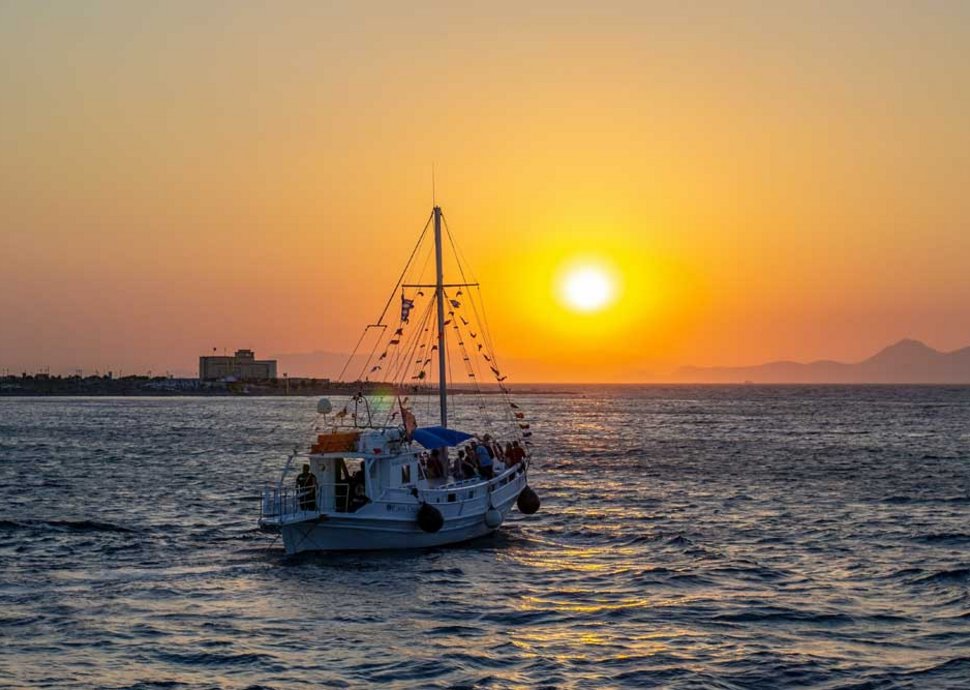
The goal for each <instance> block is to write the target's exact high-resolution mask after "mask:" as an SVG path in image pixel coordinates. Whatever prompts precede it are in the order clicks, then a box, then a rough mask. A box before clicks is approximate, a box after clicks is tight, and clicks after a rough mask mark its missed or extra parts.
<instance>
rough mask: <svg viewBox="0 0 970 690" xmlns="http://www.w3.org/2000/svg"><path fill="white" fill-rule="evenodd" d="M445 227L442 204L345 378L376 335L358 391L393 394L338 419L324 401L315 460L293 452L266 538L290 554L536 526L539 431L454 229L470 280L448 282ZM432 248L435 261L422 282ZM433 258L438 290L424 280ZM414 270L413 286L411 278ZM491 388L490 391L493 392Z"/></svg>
mask: <svg viewBox="0 0 970 690" xmlns="http://www.w3.org/2000/svg"><path fill="white" fill-rule="evenodd" d="M442 221H443V216H442V213H441V208H440V207H439V206H437V205H436V206H435V207H434V209H433V210H432V213H431V217H430V218H429V219H428V222H427V223H426V224H425V227H424V230H423V231H422V233H421V236H420V237H419V239H418V243H417V245H416V246H415V248H414V251H413V252H412V253H411V256H410V258H409V259H408V263H407V265H406V266H405V269H404V271H403V272H402V273H401V277H400V278H399V279H398V282H397V285H395V287H394V290H393V291H392V294H391V297H390V299H389V300H388V301H387V304H386V305H385V307H384V311H383V312H382V314H381V316H380V318H379V319H378V320H377V322H376V323H375V324H371V325H369V326H367V327H366V328H365V330H364V334H363V335H362V336H361V339H360V340H359V341H358V343H357V347H356V348H355V349H354V352H353V353H352V354H351V356H350V358H349V360H348V364H347V366H345V367H344V372H342V373H341V376H340V378H341V379H342V378H343V374H344V373H346V371H347V369H348V367H349V366H350V364H351V362H352V361H354V358H355V356H356V353H357V352H358V350H359V349H360V347H361V345H362V343H363V342H364V340H365V338H366V336H368V334H370V333H372V332H376V333H377V336H378V337H377V338H376V339H375V342H374V346H373V348H372V350H371V352H370V355H369V356H368V357H367V359H366V362H365V364H364V367H363V370H362V374H363V375H362V376H360V377H358V379H359V380H362V381H366V382H368V383H369V384H370V383H372V382H371V380H370V379H371V376H373V375H377V376H379V377H380V380H382V381H383V382H385V383H386V384H387V387H386V389H385V390H384V391H383V393H384V394H383V395H376V394H374V392H373V390H371V392H370V393H369V394H365V393H364V392H363V391H361V392H358V393H356V394H355V395H353V397H352V398H351V399H350V400H349V401H348V402H347V403H346V404H345V405H344V406H343V407H342V408H341V409H340V410H338V411H336V412H334V406H333V404H332V402H331V401H330V400H328V399H326V398H324V399H321V400H320V401H319V403H318V407H317V412H318V413H319V414H320V419H321V423H320V426H319V427H318V429H317V431H320V432H322V433H318V434H316V438H315V441H314V442H313V444H312V445H311V446H310V449H309V451H308V452H306V453H293V454H291V455H290V456H289V457H288V458H287V461H286V464H285V466H284V468H283V471H282V473H281V476H280V479H279V481H278V482H276V484H274V485H271V486H267V487H265V488H264V489H263V492H262V497H261V503H260V505H261V514H260V518H259V525H260V528H261V529H263V530H264V531H269V532H274V533H278V534H280V535H281V537H282V541H283V546H284V548H285V549H286V553H287V554H288V555H292V554H296V553H300V552H303V551H337V550H339V551H343V550H382V549H411V548H426V547H434V546H442V545H446V544H454V543H458V542H463V541H468V540H470V539H475V538H477V537H481V536H484V535H486V534H489V533H491V532H493V531H495V530H496V529H498V528H499V527H500V526H501V525H502V523H503V522H504V521H505V519H506V517H507V516H508V514H509V512H510V511H511V510H512V508H513V506H517V507H518V510H519V511H520V512H522V513H524V514H527V515H531V514H533V513H535V512H536V511H537V510H538V509H539V505H540V501H539V497H538V495H537V494H536V493H535V491H533V490H532V489H531V488H530V487H529V485H528V472H529V467H530V464H531V461H532V453H531V441H530V437H531V436H532V431H531V430H530V424H529V423H528V422H527V421H526V419H525V414H524V412H523V411H522V410H521V408H520V407H519V405H518V404H516V403H515V402H513V401H512V399H511V397H510V391H509V388H508V387H507V386H506V385H505V383H504V381H505V379H506V377H505V376H504V375H503V374H502V372H501V371H500V369H499V367H498V362H497V358H496V356H495V352H494V351H493V349H492V341H491V337H490V336H489V334H488V331H487V328H486V326H487V320H486V319H485V318H484V305H482V304H481V303H480V295H478V290H479V284H478V283H477V282H475V281H468V280H466V279H465V275H466V271H467V270H468V269H467V267H465V266H464V264H463V261H462V259H463V257H461V256H460V253H459V251H458V250H457V247H456V245H455V242H454V238H453V237H451V233H450V231H447V230H445V231H446V232H447V233H448V239H449V240H450V246H451V247H452V249H453V250H454V259H453V260H454V262H455V263H456V265H457V267H458V270H459V274H460V277H461V282H445V279H444V246H443V245H444V243H443V237H442V232H443V227H442ZM432 224H433V238H434V241H433V244H432V246H431V247H428V246H426V243H425V242H424V240H425V239H426V236H427V235H428V229H429V227H430V226H432ZM429 244H430V243H429ZM422 248H424V249H425V250H427V251H428V256H427V257H426V258H425V262H424V265H423V266H422V267H421V268H420V270H418V265H417V264H418V263H419V262H420V258H421V257H420V255H421V253H422V252H421V250H422ZM432 251H433V256H434V266H435V271H434V282H433V283H429V282H423V280H422V276H423V273H424V270H425V268H426V266H427V264H428V263H430V257H431V253H432ZM416 258H418V259H419V261H417V262H416V261H415V259H416ZM409 271H410V272H411V273H409ZM414 272H417V276H416V280H414V281H413V282H410V281H408V280H406V279H407V278H408V276H409V275H411V274H413V273H414ZM399 289H400V291H401V292H400V300H401V311H400V319H399V320H398V323H397V325H396V327H395V328H394V329H393V330H391V325H390V324H388V323H386V321H385V318H386V317H387V315H388V310H389V307H390V305H391V304H392V302H393V300H394V296H395V294H396V293H397V291H398V290H399ZM422 297H425V298H426V299H425V300H423V302H425V303H426V304H425V308H424V309H423V310H422V309H420V306H419V303H420V302H422V300H421V298H422ZM412 312H420V315H419V316H418V318H414V317H413V316H412ZM449 334H450V335H449ZM378 350H381V352H380V354H379V355H378ZM449 353H451V354H452V357H451V359H455V360H459V361H460V362H461V366H462V367H463V368H464V370H465V374H466V376H465V377H464V380H463V383H462V384H461V385H462V387H463V388H467V387H468V386H471V387H472V391H471V392H472V393H475V392H477V393H479V395H478V396H475V395H474V394H472V395H468V392H469V391H466V392H465V394H464V395H462V396H459V397H461V398H463V399H464V398H471V399H474V398H477V399H478V407H477V408H476V410H475V411H473V413H472V414H471V415H468V414H466V415H465V418H466V420H467V419H474V420H475V421H474V424H475V425H476V427H478V428H476V429H475V432H476V433H469V432H467V431H460V430H457V429H454V428H452V427H450V426H449V412H450V407H449V406H450V404H453V403H452V401H450V400H449V395H448V386H449V380H450V378H451V377H450V376H449V372H450V371H451V369H450V361H449ZM434 364H436V365H437V366H436V367H435V366H433V365H434ZM435 370H436V371H435ZM485 377H490V378H492V379H494V383H490V384H483V383H482V379H483V378H485ZM435 379H436V380H435ZM431 383H435V384H436V385H429V384H431ZM455 383H456V382H453V381H452V385H455ZM483 385H485V386H486V387H484V388H483ZM488 386H491V387H492V390H488ZM496 392H497V393H499V394H500V395H499V396H495V395H490V394H491V393H496ZM420 394H432V395H436V396H437V398H438V415H437V416H438V419H437V420H435V421H436V422H437V423H435V424H430V425H426V426H418V424H417V419H416V415H417V414H418V411H417V406H416V404H415V401H414V400H412V398H414V397H416V396H418V395H420ZM496 398H497V399H498V403H497V404H498V406H499V407H498V409H496V406H495V403H496ZM429 402H430V401H429ZM486 403H487V404H486ZM429 407H430V406H429ZM490 408H491V409H490ZM321 427H322V428H321ZM297 465H301V466H302V467H300V471H299V472H297Z"/></svg>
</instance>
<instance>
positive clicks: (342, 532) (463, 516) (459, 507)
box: [279, 472, 526, 555]
mask: <svg viewBox="0 0 970 690" xmlns="http://www.w3.org/2000/svg"><path fill="white" fill-rule="evenodd" d="M525 486H526V474H525V473H524V472H523V473H519V474H515V475H514V476H512V477H511V479H510V481H508V482H507V483H505V484H503V485H500V486H494V487H492V486H489V487H488V488H489V489H491V501H489V497H488V495H487V494H486V493H485V492H484V491H483V492H481V496H480V497H478V498H476V499H474V500H468V501H461V502H453V503H448V502H432V501H429V503H431V504H432V505H433V506H434V507H435V508H437V509H438V510H439V511H440V512H441V514H442V517H443V518H444V524H443V525H442V527H441V529H440V530H438V531H437V532H433V533H430V532H425V531H423V530H422V529H421V528H420V527H419V526H418V522H417V511H418V508H419V507H420V503H419V502H418V501H417V499H415V500H414V503H413V505H403V506H402V505H400V504H399V503H398V504H394V505H393V506H392V504H386V503H382V502H380V501H378V502H375V503H372V504H370V505H368V506H366V507H365V508H362V509H361V510H359V511H357V512H356V513H321V514H312V516H311V514H308V515H307V519H304V520H300V521H293V522H285V523H284V524H281V525H280V526H279V527H280V533H281V535H282V539H283V546H284V548H285V549H286V553H287V554H288V555H293V554H297V553H301V552H304V551H363V550H390V549H422V548H429V547H435V546H444V545H446V544H457V543H459V542H463V541H468V540H470V539H475V538H478V537H481V536H484V535H486V534H489V533H490V532H493V531H495V530H496V529H497V528H498V525H496V526H489V525H488V524H487V523H486V521H485V513H486V512H487V511H488V509H489V505H491V506H492V507H494V508H495V509H496V510H497V511H498V512H499V514H500V515H501V519H502V521H503V522H504V520H505V518H506V516H507V515H508V513H509V511H510V510H511V509H512V506H513V505H515V502H516V499H517V498H518V495H519V493H520V492H521V491H522V489H524V488H525ZM437 493H440V494H441V495H445V496H446V495H447V494H448V493H449V491H448V490H447V489H442V490H441V491H440V492H437Z"/></svg>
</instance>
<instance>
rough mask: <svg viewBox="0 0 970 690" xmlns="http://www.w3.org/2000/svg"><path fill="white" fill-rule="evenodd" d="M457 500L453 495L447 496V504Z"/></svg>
mask: <svg viewBox="0 0 970 690" xmlns="http://www.w3.org/2000/svg"><path fill="white" fill-rule="evenodd" d="M457 499H458V497H457V496H455V494H448V503H454V502H455V501H456V500H457Z"/></svg>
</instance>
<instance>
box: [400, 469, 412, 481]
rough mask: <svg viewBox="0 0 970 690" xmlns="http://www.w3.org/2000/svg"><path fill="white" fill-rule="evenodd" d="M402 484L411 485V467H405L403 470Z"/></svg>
mask: <svg viewBox="0 0 970 690" xmlns="http://www.w3.org/2000/svg"><path fill="white" fill-rule="evenodd" d="M401 483H402V484H410V483H411V466H410V465H405V466H404V467H402V468H401Z"/></svg>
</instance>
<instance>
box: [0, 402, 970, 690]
mask: <svg viewBox="0 0 970 690" xmlns="http://www.w3.org/2000/svg"><path fill="white" fill-rule="evenodd" d="M314 403H315V401H314V400H312V399H76V400H66V399H39V400H14V399H3V400H0V686H3V687H56V688H75V687H76V688H89V687H103V688H215V687H218V688H246V687H264V688H298V687H299V688H302V687H366V686H369V685H376V684H380V683H384V684H388V685H389V686H390V687H496V688H505V687H523V688H526V687H539V686H545V687H565V688H568V687H575V688H599V687H636V688H642V687H674V688H695V687H697V688H700V687H711V688H806V687H812V688H947V687H951V688H967V687H970V388H930V387H909V388H794V387H793V388H784V387H750V386H749V387H736V388H732V387H725V388H702V387H696V388H636V389H598V390H597V389H585V390H584V391H583V392H582V393H581V394H579V395H565V394H563V395H544V396H532V397H527V398H525V399H523V400H520V403H521V404H522V405H523V408H525V409H527V410H529V413H530V419H531V421H532V423H533V428H534V430H535V431H536V436H537V438H538V439H539V452H540V457H539V459H538V461H537V462H536V465H535V467H534V470H533V472H532V482H531V483H532V485H533V486H534V487H535V488H536V489H537V490H538V492H539V493H540V495H541V496H542V498H543V501H544V503H543V509H542V511H541V512H540V513H539V514H538V515H536V516H534V517H532V518H524V517H523V516H521V515H518V514H517V513H514V514H513V519H512V520H511V522H510V523H507V524H506V526H505V527H504V529H503V531H502V532H501V533H500V534H499V535H495V536H493V537H489V538H485V539H483V540H480V541H478V542H473V543H471V544H468V545H464V546H459V547H452V548H446V549H440V550H434V551H429V552H419V553H388V554H365V555H359V554H358V555H323V556H311V557H304V558H298V559H294V560H286V559H284V558H283V554H282V551H281V549H280V546H279V544H278V543H274V541H273V537H272V536H269V535H264V534H261V533H259V532H257V531H255V530H254V525H255V520H256V517H257V511H258V503H257V502H256V501H255V500H254V498H255V496H256V492H257V488H256V487H258V485H259V484H261V483H262V482H265V481H270V480H272V479H274V478H275V477H276V474H277V472H278V470H279V467H280V465H281V462H282V459H283V455H284V454H285V452H286V451H287V450H289V449H290V448H291V447H292V446H293V445H294V443H295V442H300V443H301V444H302V441H303V440H304V439H305V438H306V435H305V434H306V430H307V426H308V424H309V423H310V422H311V421H312V417H313V408H314Z"/></svg>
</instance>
